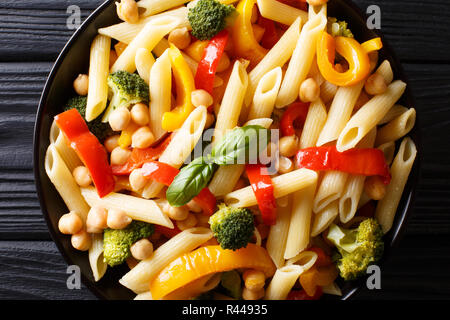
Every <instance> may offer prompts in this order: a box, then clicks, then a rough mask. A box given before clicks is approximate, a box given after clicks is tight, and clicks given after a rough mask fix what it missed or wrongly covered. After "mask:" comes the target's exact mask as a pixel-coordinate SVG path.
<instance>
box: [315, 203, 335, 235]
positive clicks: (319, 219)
mask: <svg viewBox="0 0 450 320" xmlns="http://www.w3.org/2000/svg"><path fill="white" fill-rule="evenodd" d="M338 214H339V201H337V200H335V201H334V202H332V203H330V204H329V205H328V206H327V207H326V208H325V209H323V210H322V211H320V212H318V213H316V214H315V216H314V222H313V225H312V228H311V236H312V237H315V236H317V235H319V234H321V233H322V232H323V231H325V230H326V229H327V228H328V227H329V226H330V224H331V223H332V222H333V221H334V219H335V218H336V217H337V216H338Z"/></svg>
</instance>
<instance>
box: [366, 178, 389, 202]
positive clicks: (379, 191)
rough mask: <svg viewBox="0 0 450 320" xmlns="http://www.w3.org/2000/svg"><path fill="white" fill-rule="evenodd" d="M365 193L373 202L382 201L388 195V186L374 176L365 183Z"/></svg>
mask: <svg viewBox="0 0 450 320" xmlns="http://www.w3.org/2000/svg"><path fill="white" fill-rule="evenodd" d="M364 192H365V193H366V194H367V196H369V198H370V199H372V200H381V199H383V198H384V196H385V195H386V185H385V184H384V183H383V180H382V178H381V177H379V176H372V177H369V178H367V179H366V181H365V182H364Z"/></svg>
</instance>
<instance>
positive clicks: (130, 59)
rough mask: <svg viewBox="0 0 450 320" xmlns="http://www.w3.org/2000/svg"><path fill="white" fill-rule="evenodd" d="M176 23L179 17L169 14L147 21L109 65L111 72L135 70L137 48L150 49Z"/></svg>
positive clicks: (177, 23) (174, 26)
mask: <svg viewBox="0 0 450 320" xmlns="http://www.w3.org/2000/svg"><path fill="white" fill-rule="evenodd" d="M178 25H179V19H177V18H175V17H170V16H166V17H160V18H158V19H154V20H152V21H150V22H148V23H147V24H146V25H145V26H144V28H142V30H141V31H140V32H139V33H138V34H137V35H136V37H135V38H134V39H133V41H131V42H130V44H128V46H127V47H126V48H125V50H124V51H123V52H122V54H121V55H120V56H119V57H118V58H117V60H116V62H115V63H114V65H113V66H112V67H111V72H116V71H119V70H123V71H128V72H131V73H133V72H135V71H136V63H135V57H136V52H137V51H138V49H139V48H145V49H147V50H148V51H152V50H153V48H154V47H155V46H156V45H157V44H158V42H160V41H161V39H162V38H163V37H164V36H165V35H166V34H168V33H169V32H170V31H172V30H173V29H175V28H176V27H177V26H178Z"/></svg>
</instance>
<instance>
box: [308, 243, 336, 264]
mask: <svg viewBox="0 0 450 320" xmlns="http://www.w3.org/2000/svg"><path fill="white" fill-rule="evenodd" d="M308 251H313V252H315V253H316V254H317V260H316V262H315V263H314V265H315V266H317V267H326V266H329V265H330V264H332V263H333V261H332V260H331V257H330V256H329V255H327V254H326V253H325V252H324V251H323V250H322V249H321V248H319V247H312V248H309V249H308Z"/></svg>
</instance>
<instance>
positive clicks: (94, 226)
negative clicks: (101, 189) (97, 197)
mask: <svg viewBox="0 0 450 320" xmlns="http://www.w3.org/2000/svg"><path fill="white" fill-rule="evenodd" d="M107 217H108V213H107V212H106V209H105V208H103V207H92V208H91V210H89V213H88V216H87V218H86V231H87V232H89V233H101V232H103V229H105V228H106V227H107V224H106V221H107Z"/></svg>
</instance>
